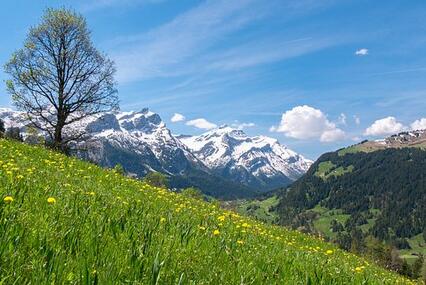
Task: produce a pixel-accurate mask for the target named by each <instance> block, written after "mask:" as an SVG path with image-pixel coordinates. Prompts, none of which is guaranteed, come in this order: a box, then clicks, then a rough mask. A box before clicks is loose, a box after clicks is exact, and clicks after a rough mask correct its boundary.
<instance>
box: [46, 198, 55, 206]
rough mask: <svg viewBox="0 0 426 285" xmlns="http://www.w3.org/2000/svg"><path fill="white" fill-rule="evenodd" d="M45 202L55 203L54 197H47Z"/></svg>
mask: <svg viewBox="0 0 426 285" xmlns="http://www.w3.org/2000/svg"><path fill="white" fill-rule="evenodd" d="M47 203H49V204H55V203H56V199H55V198H53V197H49V198H47Z"/></svg>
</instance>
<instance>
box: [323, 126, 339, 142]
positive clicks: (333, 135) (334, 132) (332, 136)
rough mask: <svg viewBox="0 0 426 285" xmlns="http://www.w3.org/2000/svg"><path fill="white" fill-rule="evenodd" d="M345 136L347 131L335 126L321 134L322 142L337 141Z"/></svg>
mask: <svg viewBox="0 0 426 285" xmlns="http://www.w3.org/2000/svg"><path fill="white" fill-rule="evenodd" d="M344 138H345V132H344V131H342V130H341V129H338V128H334V129H331V130H328V131H324V132H323V133H322V134H321V137H320V141H322V142H335V141H340V140H343V139H344Z"/></svg>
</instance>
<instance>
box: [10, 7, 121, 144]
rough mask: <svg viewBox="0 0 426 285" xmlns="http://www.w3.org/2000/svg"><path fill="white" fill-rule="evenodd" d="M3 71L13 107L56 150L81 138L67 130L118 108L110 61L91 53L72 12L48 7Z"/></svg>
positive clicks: (79, 21)
mask: <svg viewBox="0 0 426 285" xmlns="http://www.w3.org/2000/svg"><path fill="white" fill-rule="evenodd" d="M5 72H6V73H8V74H9V75H10V79H9V80H7V81H6V88H7V90H8V92H9V93H10V95H11V96H12V101H13V104H14V105H15V106H16V107H17V108H18V109H19V110H22V111H25V112H26V113H27V114H28V119H29V120H30V121H31V124H32V125H33V126H34V127H35V128H37V129H38V130H41V131H43V132H46V133H47V134H48V135H49V136H50V140H51V141H52V142H51V143H50V145H51V146H53V147H55V148H56V149H59V150H63V149H64V148H65V146H66V145H67V144H68V143H70V142H73V141H77V140H79V139H81V138H82V137H83V135H84V131H83V128H80V129H79V130H78V131H70V129H69V128H67V126H69V125H71V124H73V123H75V122H78V121H80V120H82V119H84V118H85V117H87V116H90V115H93V114H97V113H99V112H102V111H107V110H111V109H115V108H117V107H118V98H117V91H116V89H115V81H114V74H115V67H114V63H113V62H112V61H111V60H109V59H108V58H107V57H106V56H105V55H104V54H102V53H101V52H99V51H97V50H96V49H95V47H94V46H93V43H92V41H91V39H90V32H89V30H88V28H87V24H86V20H85V19H84V17H83V16H82V15H80V14H78V13H76V12H74V11H72V10H67V9H48V10H47V11H46V13H45V14H44V16H43V18H42V20H41V22H40V23H39V24H38V25H36V26H34V27H33V28H31V29H30V31H29V33H28V36H27V38H26V40H25V43H24V46H23V47H22V48H21V49H19V50H18V51H16V52H15V53H13V55H12V56H11V58H10V60H9V61H8V62H7V63H6V65H5Z"/></svg>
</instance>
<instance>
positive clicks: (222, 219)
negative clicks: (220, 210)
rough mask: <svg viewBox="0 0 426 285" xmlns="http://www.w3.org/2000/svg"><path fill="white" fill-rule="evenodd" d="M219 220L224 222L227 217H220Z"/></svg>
mask: <svg viewBox="0 0 426 285" xmlns="http://www.w3.org/2000/svg"><path fill="white" fill-rule="evenodd" d="M217 219H218V221H221V222H223V221H224V220H225V216H219V217H218V218H217Z"/></svg>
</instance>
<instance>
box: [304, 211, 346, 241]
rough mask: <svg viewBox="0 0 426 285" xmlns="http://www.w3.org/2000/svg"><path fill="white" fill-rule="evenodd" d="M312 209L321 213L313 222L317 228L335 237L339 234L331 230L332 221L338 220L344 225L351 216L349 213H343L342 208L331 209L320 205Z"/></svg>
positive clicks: (326, 234)
mask: <svg viewBox="0 0 426 285" xmlns="http://www.w3.org/2000/svg"><path fill="white" fill-rule="evenodd" d="M312 211H315V212H317V213H319V214H320V215H319V217H318V218H317V219H315V221H314V222H313V224H314V227H315V229H316V230H318V231H320V232H321V233H323V234H324V235H325V236H327V237H331V238H335V237H336V236H337V233H334V232H332V231H331V221H332V220H336V221H338V222H340V223H341V224H343V225H344V224H345V222H346V220H347V219H349V216H350V215H347V214H343V213H342V211H341V210H331V211H330V210H328V209H326V208H323V207H319V206H317V207H315V208H314V209H312Z"/></svg>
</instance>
